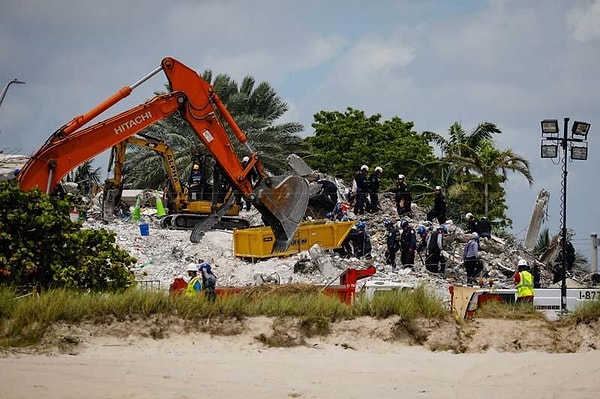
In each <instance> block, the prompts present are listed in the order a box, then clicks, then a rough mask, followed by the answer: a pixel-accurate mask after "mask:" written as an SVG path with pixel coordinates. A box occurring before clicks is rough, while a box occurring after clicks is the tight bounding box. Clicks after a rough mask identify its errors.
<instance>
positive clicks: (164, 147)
mask: <svg viewBox="0 0 600 399" xmlns="http://www.w3.org/2000/svg"><path fill="white" fill-rule="evenodd" d="M128 145H135V146H138V147H141V148H146V149H148V150H151V151H154V152H155V153H157V154H158V155H159V156H160V157H161V159H162V163H163V166H164V168H165V173H166V175H167V185H166V187H165V189H164V193H163V200H164V202H165V204H166V206H167V208H168V210H169V213H168V215H166V216H165V217H163V218H162V219H161V225H162V226H163V227H166V228H172V229H178V230H191V229H193V228H194V227H195V226H196V225H197V224H198V223H199V222H201V221H203V220H205V219H206V218H207V217H209V216H210V215H211V214H212V212H213V211H214V210H215V209H221V208H222V207H223V204H224V203H226V202H227V201H228V200H229V199H230V197H231V196H234V195H235V192H234V190H232V189H231V185H230V184H226V183H222V182H224V181H226V179H225V178H224V173H223V172H222V171H221V170H220V167H219V166H218V164H217V163H216V162H214V160H213V159H212V156H211V155H210V154H199V155H198V156H196V157H195V159H194V161H193V165H192V174H191V175H190V179H189V182H188V183H187V184H186V183H183V182H182V180H181V177H180V175H179V173H178V170H177V164H176V158H175V154H174V152H173V149H172V148H171V147H170V146H169V145H168V144H167V143H166V142H165V141H164V140H161V139H158V138H155V137H152V136H150V135H148V134H144V133H138V134H137V135H136V136H131V137H128V138H127V139H126V140H124V141H122V142H120V143H118V144H117V145H115V146H114V147H113V150H112V154H111V164H112V169H113V177H112V178H110V179H107V180H106V182H105V187H104V190H105V193H112V194H111V195H105V196H104V201H103V208H104V209H106V210H110V209H112V208H113V207H114V206H115V205H118V204H115V203H114V201H115V200H117V201H118V199H119V198H120V194H121V192H122V190H123V183H124V182H123V170H124V166H125V160H126V150H127V146H128ZM211 169H212V173H211ZM211 175H212V176H211ZM196 177H198V178H196ZM210 177H212V182H211V181H210ZM113 190H116V192H114V191H113ZM239 213H240V206H239V205H238V204H236V203H234V204H233V205H231V206H230V207H228V209H227V211H226V212H225V214H224V215H223V216H222V217H221V218H218V220H215V223H214V224H213V226H212V228H213V229H224V230H233V229H244V228H248V227H250V223H249V222H248V221H247V220H245V219H242V218H238V217H236V216H238V215H239Z"/></svg>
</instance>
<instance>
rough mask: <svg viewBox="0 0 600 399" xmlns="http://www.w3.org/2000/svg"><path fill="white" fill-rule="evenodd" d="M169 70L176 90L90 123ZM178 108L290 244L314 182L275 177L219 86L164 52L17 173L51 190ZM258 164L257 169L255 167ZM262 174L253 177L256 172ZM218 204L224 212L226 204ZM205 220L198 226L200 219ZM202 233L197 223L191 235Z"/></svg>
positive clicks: (30, 185) (278, 242)
mask: <svg viewBox="0 0 600 399" xmlns="http://www.w3.org/2000/svg"><path fill="white" fill-rule="evenodd" d="M160 71H163V72H164V73H165V75H166V77H167V80H168V83H169V87H170V91H169V92H168V93H165V94H160V95H157V96H155V97H154V98H152V99H150V100H149V101H147V102H145V103H144V104H140V105H138V106H135V107H133V108H131V109H129V110H127V111H124V112H122V113H120V114H118V115H116V116H113V117H110V118H108V119H105V120H103V121H101V122H99V123H96V124H95V125H92V126H89V127H84V126H85V125H86V124H87V123H88V122H90V121H91V120H93V119H94V118H95V117H97V116H98V115H100V114H101V113H103V112H104V111H106V110H107V109H109V108H110V107H112V106H113V105H115V104H116V103H118V102H119V101H121V100H122V99H124V98H126V97H127V96H129V95H130V94H131V92H132V91H133V90H134V89H135V88H137V87H138V86H140V85H141V84H142V83H144V82H145V81H147V80H148V79H150V78H151V77H152V76H154V75H156V74H157V73H159V72H160ZM176 111H179V112H180V113H181V115H182V117H183V119H184V120H185V121H187V123H188V124H189V125H190V127H191V128H192V130H193V131H194V132H195V133H196V135H197V136H198V138H199V139H200V141H201V142H202V143H203V144H204V146H205V147H206V148H207V150H208V152H210V153H211V154H212V156H213V158H214V159H215V161H216V162H217V163H218V164H219V166H220V168H221V169H222V170H223V172H224V173H225V174H226V175H227V178H228V179H229V181H230V182H231V184H232V185H233V187H234V189H235V190H237V191H238V192H239V193H240V194H242V195H243V196H244V197H245V198H246V199H247V200H249V201H250V202H251V203H252V204H253V205H254V206H255V208H256V209H257V210H258V211H259V212H260V213H261V215H262V217H263V220H264V222H265V224H266V225H268V226H270V227H271V229H272V230H273V234H274V237H275V244H274V246H273V251H274V252H281V251H284V250H286V249H287V247H288V246H289V244H290V243H291V241H292V239H293V237H294V234H295V232H296V230H297V228H298V225H299V224H300V222H301V221H302V219H303V217H304V214H305V211H306V208H307V205H308V199H309V188H308V182H307V181H306V180H305V179H304V178H302V177H300V176H295V175H290V176H270V175H269V174H267V172H266V171H265V169H264V167H263V164H262V162H261V160H260V157H259V154H258V153H257V152H256V151H254V149H253V148H252V147H251V146H250V143H248V139H247V137H246V135H245V134H244V132H242V130H241V129H240V128H239V126H238V125H237V123H236V122H235V120H234V119H233V117H232V116H231V114H230V113H229V111H228V110H227V108H226V107H225V105H224V104H223V102H222V101H221V99H220V98H219V96H218V95H217V94H216V93H215V91H214V88H213V87H212V86H211V85H210V84H209V83H208V82H207V81H205V80H204V79H202V77H201V76H200V75H198V73H196V72H195V71H194V70H192V69H190V68H189V67H187V66H186V65H184V64H182V63H181V62H179V61H178V60H176V59H174V58H171V57H166V58H164V59H163V60H162V62H161V65H160V66H159V67H158V68H156V69H155V70H154V71H152V72H150V73H149V74H147V75H146V76H144V77H143V78H142V79H140V80H139V81H137V82H136V83H134V84H133V85H131V86H125V87H123V88H122V89H120V90H119V91H117V92H116V93H115V94H113V95H112V96H111V97H109V98H107V99H106V100H105V101H103V102H102V103H100V104H99V105H97V106H96V107H95V108H93V109H92V110H90V111H89V112H87V113H86V114H84V115H80V116H77V117H75V118H74V119H73V120H71V121H70V122H68V123H67V124H65V125H64V126H62V127H61V128H59V129H58V130H57V131H55V132H54V133H53V134H52V135H51V136H50V137H49V138H48V140H47V141H46V143H45V144H44V145H43V146H42V147H41V148H40V149H38V150H37V151H36V153H35V154H34V155H33V156H32V157H31V158H30V159H29V160H28V161H27V163H26V164H25V165H24V166H23V168H22V169H21V170H20V171H19V174H18V175H17V179H18V180H19V186H20V187H21V189H23V190H30V189H34V188H39V189H40V190H43V191H45V192H46V193H47V194H49V193H51V192H53V191H54V190H55V189H56V187H57V185H58V184H59V182H60V180H61V179H62V178H63V177H65V176H66V175H67V174H68V173H69V171H71V170H72V169H74V168H76V167H77V166H78V165H80V164H82V163H83V162H85V161H87V160H90V159H92V158H93V157H95V156H96V155H98V154H100V153H102V152H104V151H106V150H108V149H110V148H111V147H113V146H115V145H116V144H118V143H120V142H122V141H124V140H126V139H127V138H129V137H131V136H133V135H134V134H136V133H138V132H141V131H142V130H144V129H145V128H147V127H148V126H150V125H152V124H154V123H156V122H158V121H160V120H162V119H165V118H167V117H168V116H170V115H172V114H173V113H174V112H176ZM226 127H228V128H229V130H230V131H231V132H232V134H233V135H234V136H235V139H237V141H238V142H239V143H240V144H242V145H243V146H245V147H246V150H247V151H248V153H249V154H250V156H249V158H250V160H249V162H248V163H247V164H245V166H244V165H242V162H241V160H240V158H239V156H238V154H237V153H236V152H235V149H234V146H233V143H232V141H231V139H230V137H229V135H228V134H227V130H226ZM253 171H255V172H253ZM253 173H255V174H257V175H258V178H257V179H256V180H255V181H254V182H253V179H252V178H251V174H253ZM225 207H226V204H223V208H222V209H215V210H214V211H213V214H214V215H215V217H218V216H219V215H221V214H222V213H224V211H226V209H225ZM198 226H200V225H198ZM194 237H198V234H196V228H195V229H194V231H193V232H192V235H191V236H190V239H191V240H192V241H194V242H196V241H197V240H196V239H194Z"/></svg>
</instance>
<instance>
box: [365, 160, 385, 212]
mask: <svg viewBox="0 0 600 399" xmlns="http://www.w3.org/2000/svg"><path fill="white" fill-rule="evenodd" d="M382 174H383V169H382V168H381V166H378V167H376V168H375V171H374V172H373V173H372V174H371V176H369V182H368V184H369V188H368V191H369V202H370V204H369V206H368V207H367V211H368V212H369V213H375V212H378V211H380V210H381V209H379V187H380V185H381V183H380V181H379V179H381V175H382Z"/></svg>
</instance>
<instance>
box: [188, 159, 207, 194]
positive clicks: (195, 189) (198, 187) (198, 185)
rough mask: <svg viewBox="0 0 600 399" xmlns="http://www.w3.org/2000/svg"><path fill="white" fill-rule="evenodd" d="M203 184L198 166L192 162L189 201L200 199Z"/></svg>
mask: <svg viewBox="0 0 600 399" xmlns="http://www.w3.org/2000/svg"><path fill="white" fill-rule="evenodd" d="M203 183H204V181H203V178H202V171H201V170H200V165H199V164H197V163H196V162H194V164H193V166H192V174H191V176H190V200H192V201H197V200H201V199H202V188H203Z"/></svg>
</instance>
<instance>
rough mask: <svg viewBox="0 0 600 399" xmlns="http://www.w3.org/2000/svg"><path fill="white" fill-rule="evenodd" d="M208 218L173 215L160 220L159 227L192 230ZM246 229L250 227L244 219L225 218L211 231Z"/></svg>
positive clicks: (203, 216)
mask: <svg viewBox="0 0 600 399" xmlns="http://www.w3.org/2000/svg"><path fill="white" fill-rule="evenodd" d="M208 217H209V215H188V214H173V215H167V216H165V217H164V218H162V219H161V221H160V225H161V227H163V228H167V229H172V230H193V229H194V227H195V226H196V225H197V224H198V223H200V222H203V221H205V220H206V219H207V218H208ZM248 227H250V223H249V222H248V221H247V220H245V219H240V218H235V217H228V216H225V217H222V218H221V220H219V221H218V222H217V223H216V224H215V225H214V226H212V228H211V229H212V230H233V229H247V228H248Z"/></svg>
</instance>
